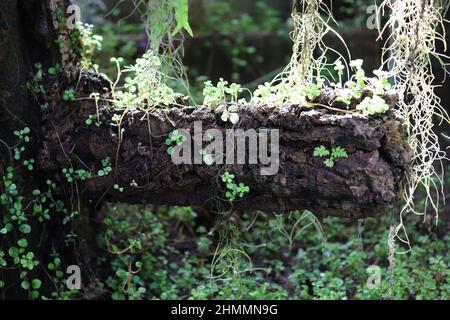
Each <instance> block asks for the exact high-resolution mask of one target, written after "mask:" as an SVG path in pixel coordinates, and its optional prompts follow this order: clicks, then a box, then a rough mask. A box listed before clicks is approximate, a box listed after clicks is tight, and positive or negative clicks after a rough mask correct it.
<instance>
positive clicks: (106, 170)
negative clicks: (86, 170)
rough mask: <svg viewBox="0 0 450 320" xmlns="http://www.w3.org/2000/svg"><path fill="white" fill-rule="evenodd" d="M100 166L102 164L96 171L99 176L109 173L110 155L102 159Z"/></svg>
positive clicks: (110, 169) (110, 170)
mask: <svg viewBox="0 0 450 320" xmlns="http://www.w3.org/2000/svg"><path fill="white" fill-rule="evenodd" d="M102 166H103V169H100V170H98V172H97V174H98V176H99V177H104V176H107V175H108V174H110V173H111V172H112V167H111V158H110V157H106V158H105V159H103V160H102Z"/></svg>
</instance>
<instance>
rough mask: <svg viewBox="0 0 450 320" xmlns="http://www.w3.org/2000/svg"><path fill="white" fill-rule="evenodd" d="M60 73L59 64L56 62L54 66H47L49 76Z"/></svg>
mask: <svg viewBox="0 0 450 320" xmlns="http://www.w3.org/2000/svg"><path fill="white" fill-rule="evenodd" d="M59 73H61V66H60V65H59V64H58V63H57V64H56V65H55V66H54V67H50V68H48V74H49V75H51V76H56V75H58V74H59Z"/></svg>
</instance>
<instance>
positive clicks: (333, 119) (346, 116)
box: [37, 74, 410, 218]
mask: <svg viewBox="0 0 450 320" xmlns="http://www.w3.org/2000/svg"><path fill="white" fill-rule="evenodd" d="M77 85H78V87H77V88H78V89H77V97H78V99H77V100H75V101H71V102H65V101H63V100H61V99H58V98H57V97H56V95H55V97H53V98H52V99H51V100H50V101H49V110H48V111H47V112H46V113H45V114H44V116H43V130H42V132H43V135H42V141H43V143H42V146H41V149H40V151H39V156H38V161H37V162H38V166H39V169H40V172H41V173H43V174H44V175H45V176H47V177H52V178H53V179H55V180H56V181H58V182H59V183H60V185H61V186H66V188H65V189H66V190H67V191H66V192H69V193H70V194H73V193H74V192H75V191H74V190H76V192H77V193H78V195H79V196H80V197H81V198H82V199H84V200H87V201H90V202H93V203H97V204H99V203H101V202H102V201H112V202H125V203H150V204H157V205H180V206H184V205H199V206H204V207H206V208H208V209H210V210H212V211H214V210H236V211H256V210H263V211H276V212H285V211H291V210H297V209H299V210H300V209H308V210H311V211H312V212H314V213H315V214H317V215H322V216H325V215H337V216H345V217H352V218H363V217H368V216H375V215H377V214H381V213H382V212H383V211H384V209H385V208H387V207H389V206H392V205H393V204H394V203H395V202H396V201H397V200H398V198H399V195H400V193H401V189H402V181H403V178H404V176H405V172H406V171H407V170H408V166H409V163H410V149H409V147H408V144H407V142H406V139H405V137H404V134H403V132H402V122H401V120H400V119H398V118H396V117H395V116H394V115H393V114H392V113H387V114H386V115H384V116H383V117H371V118H368V117H364V116H362V115H361V114H359V113H353V112H347V111H345V110H342V111H336V110H333V109H330V108H327V107H320V105H322V104H324V103H326V104H327V105H328V106H330V107H333V95H332V93H330V92H331V91H330V92H327V91H324V92H323V94H322V95H321V96H320V97H318V98H317V99H316V102H317V103H316V104H309V103H308V104H305V105H292V104H286V105H284V106H268V105H246V106H240V107H239V110H238V113H239V118H240V120H239V123H237V124H236V125H234V126H233V125H231V124H230V123H229V122H223V121H222V120H221V119H220V114H218V113H217V112H215V111H214V110H212V109H211V108H208V107H202V106H199V107H187V106H186V107H182V106H173V107H172V108H169V109H151V110H138V109H136V108H130V109H129V110H127V111H126V112H125V113H124V111H125V110H117V109H114V108H113V107H112V106H110V105H108V104H105V103H102V102H101V101H102V100H100V102H98V103H97V104H96V103H95V101H94V100H93V99H86V97H88V96H89V94H90V93H92V92H100V93H101V94H102V96H107V95H108V92H107V91H106V89H105V88H106V87H107V83H106V82H105V81H104V80H102V79H101V78H99V77H96V76H93V75H91V74H84V75H83V76H82V77H81V78H80V80H79V81H78V83H77ZM385 99H386V101H387V102H388V104H390V105H391V107H392V106H393V105H394V104H395V102H396V98H395V96H394V97H393V96H386V98H385ZM130 107H131V106H130ZM97 114H98V117H99V119H100V123H101V124H100V125H99V126H97V125H95V122H96V119H97ZM115 114H117V115H119V116H120V117H121V121H120V124H118V122H117V121H113V120H112V118H113V116H114V115H115ZM89 116H91V117H92V116H94V118H95V120H94V124H91V125H87V124H86V119H87V118H88V117H89ZM195 122H201V123H202V130H203V132H205V130H208V129H218V130H220V131H221V132H223V133H224V136H226V134H225V131H226V130H227V129H242V130H243V131H244V132H245V130H248V129H255V130H257V131H258V130H267V129H277V130H279V170H278V172H277V173H276V174H274V175H262V174H261V168H262V167H267V165H262V164H260V163H257V164H248V163H247V164H227V165H223V164H220V165H219V164H213V165H210V166H208V165H206V164H179V165H176V164H174V163H173V161H172V159H171V156H170V155H169V154H168V152H167V149H168V145H167V144H166V143H165V141H166V139H167V138H168V136H169V134H170V133H171V132H172V131H173V130H175V129H184V130H187V132H189V133H190V134H193V133H194V123H195ZM207 145H208V143H207V142H204V146H207ZM224 145H226V141H224ZM321 145H323V146H325V147H327V148H328V149H331V148H332V147H337V146H340V147H343V148H345V149H346V150H347V153H348V158H342V159H338V160H337V161H336V162H335V165H334V166H333V167H332V168H329V167H327V166H325V165H324V158H320V157H314V156H313V152H314V149H315V148H316V147H318V146H321ZM228 151H229V150H228ZM228 151H227V152H228ZM193 152H194V151H193ZM107 157H109V158H110V159H111V165H110V167H111V169H112V171H111V173H109V174H108V175H104V176H100V175H99V174H98V172H99V171H100V170H102V168H103V166H104V165H103V164H102V160H104V159H105V158H107ZM63 168H72V169H73V170H74V171H76V170H79V169H83V170H87V171H89V172H91V175H92V178H90V179H87V180H85V181H83V180H80V179H78V180H77V179H76V181H75V182H72V183H70V184H69V183H67V180H66V178H65V175H64V174H63V173H62V169H63ZM224 171H228V172H230V173H233V174H234V175H235V181H236V182H237V183H240V182H242V183H244V184H245V185H248V186H249V187H250V192H249V193H248V194H247V195H246V196H245V197H244V198H242V199H240V198H239V199H237V200H236V201H234V202H233V203H232V204H231V203H229V202H228V201H227V200H226V197H225V196H224V195H225V192H226V187H225V185H224V183H223V182H222V181H221V179H220V175H221V173H223V172H224ZM74 184H76V185H75V186H74ZM114 186H115V187H114ZM75 187H76V188H75Z"/></svg>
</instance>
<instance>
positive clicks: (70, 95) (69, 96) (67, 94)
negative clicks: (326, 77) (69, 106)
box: [63, 88, 75, 101]
mask: <svg viewBox="0 0 450 320" xmlns="http://www.w3.org/2000/svg"><path fill="white" fill-rule="evenodd" d="M63 100H64V101H74V100H75V90H74V89H73V88H70V89H67V90H64V93H63Z"/></svg>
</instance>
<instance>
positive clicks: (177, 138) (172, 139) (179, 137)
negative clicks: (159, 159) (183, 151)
mask: <svg viewBox="0 0 450 320" xmlns="http://www.w3.org/2000/svg"><path fill="white" fill-rule="evenodd" d="M185 140H186V136H185V135H183V134H181V133H180V132H179V131H178V130H174V131H172V132H171V133H170V134H169V137H168V138H167V139H166V141H165V143H166V145H167V146H169V147H168V148H167V153H168V154H169V155H172V153H173V149H174V147H175V146H180V145H181V144H182V143H183V142H184V141H185Z"/></svg>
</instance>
